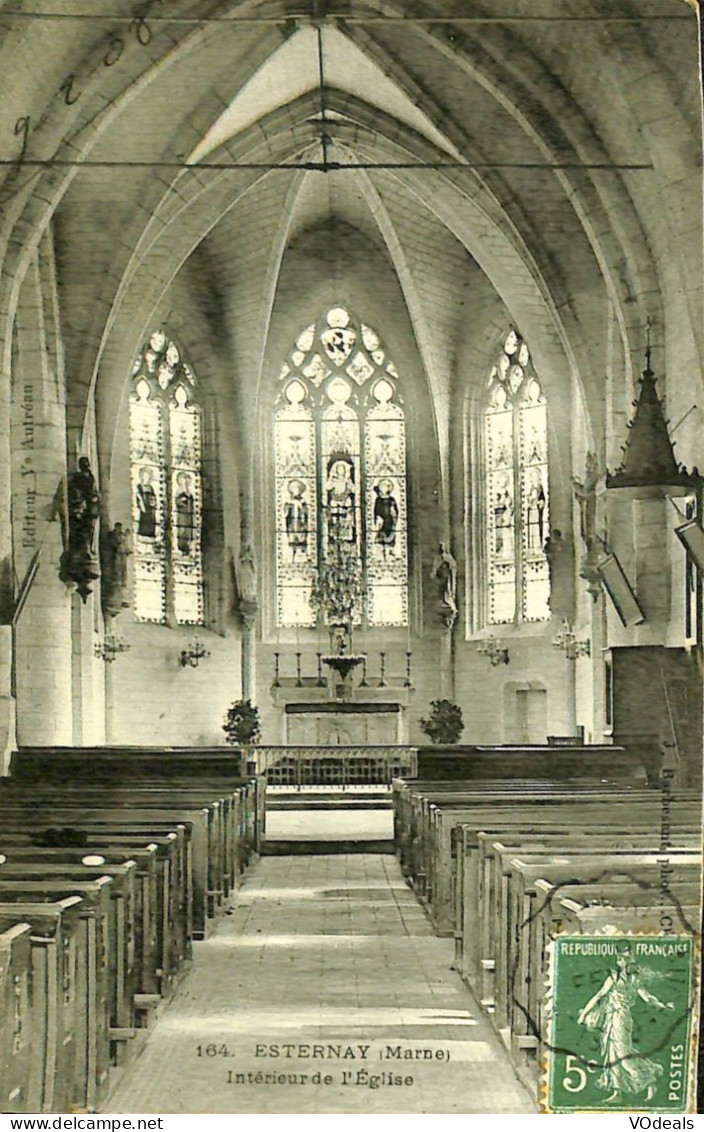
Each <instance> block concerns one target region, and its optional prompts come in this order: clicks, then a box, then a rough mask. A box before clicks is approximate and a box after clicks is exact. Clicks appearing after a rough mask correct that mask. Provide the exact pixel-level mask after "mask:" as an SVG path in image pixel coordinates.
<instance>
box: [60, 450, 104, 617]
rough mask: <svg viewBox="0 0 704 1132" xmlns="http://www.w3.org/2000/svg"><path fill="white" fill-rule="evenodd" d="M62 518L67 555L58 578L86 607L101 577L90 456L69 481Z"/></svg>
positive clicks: (96, 500)
mask: <svg viewBox="0 0 704 1132" xmlns="http://www.w3.org/2000/svg"><path fill="white" fill-rule="evenodd" d="M63 514H64V515H65V522H64V524H63V536H64V551H63V554H62V555H61V560H60V562H59V578H60V579H61V581H62V582H65V583H66V585H70V584H71V583H74V584H75V586H76V589H77V591H78V593H79V594H80V597H81V600H82V601H83V602H84V603H85V602H86V601H87V599H88V595H89V594H91V593H92V592H93V591H92V590H91V583H92V582H95V581H96V580H97V579H98V578H99V577H100V565H99V562H98V556H97V555H96V553H95V549H94V539H95V524H96V523H97V521H98V517H99V515H100V495H99V494H98V489H97V487H96V485H95V476H94V475H93V473H92V471H91V467H90V461H89V459H88V457H87V456H81V457H79V460H78V467H77V469H76V471H75V472H71V473H70V474H69V475H68V476H67V478H66V508H65V512H63Z"/></svg>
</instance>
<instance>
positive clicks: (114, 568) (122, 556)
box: [100, 523, 132, 617]
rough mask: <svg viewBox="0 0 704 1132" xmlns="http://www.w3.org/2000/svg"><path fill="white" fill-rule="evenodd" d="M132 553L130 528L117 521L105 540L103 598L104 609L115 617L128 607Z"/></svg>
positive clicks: (108, 614) (101, 591)
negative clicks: (128, 565) (129, 559)
mask: <svg viewBox="0 0 704 1132" xmlns="http://www.w3.org/2000/svg"><path fill="white" fill-rule="evenodd" d="M131 553H132V546H131V540H130V532H129V530H125V529H124V528H123V526H122V523H115V525H114V527H113V529H112V530H111V531H108V533H107V534H106V536H105V539H104V540H103V554H102V567H103V573H102V582H101V590H100V594H101V599H102V606H103V611H104V612H105V613H106V614H107V616H109V617H115V616H117V614H118V613H119V612H120V611H121V610H122V609H127V608H128V606H129V601H128V600H127V558H128V556H129V555H130V554H131Z"/></svg>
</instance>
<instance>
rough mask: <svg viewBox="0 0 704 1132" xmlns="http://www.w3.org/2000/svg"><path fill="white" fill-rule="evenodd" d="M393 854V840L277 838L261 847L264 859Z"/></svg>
mask: <svg viewBox="0 0 704 1132" xmlns="http://www.w3.org/2000/svg"><path fill="white" fill-rule="evenodd" d="M393 852H394V843H393V840H391V839H388V840H387V839H381V838H380V839H378V840H374V839H367V840H347V839H345V840H343V839H335V840H331V841H323V840H318V839H313V840H310V841H303V840H302V839H300V838H292V839H291V840H284V839H281V838H277V839H276V840H268V839H267V840H265V841H264V842H262V847H261V856H263V857H318V856H329V855H331V854H332V855H334V854H337V853H345V854H350V853H387V854H389V855H391V856H393Z"/></svg>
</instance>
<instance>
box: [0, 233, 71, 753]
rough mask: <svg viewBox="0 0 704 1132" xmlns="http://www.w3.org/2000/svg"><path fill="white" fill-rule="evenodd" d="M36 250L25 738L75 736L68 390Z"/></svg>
mask: <svg viewBox="0 0 704 1132" xmlns="http://www.w3.org/2000/svg"><path fill="white" fill-rule="evenodd" d="M44 254H46V248H44ZM40 255H41V252H40V253H38V254H37V255H36V256H35V258H34V260H33V261H32V263H31V264H30V266H29V269H28V271H27V275H26V278H25V281H24V283H23V285H22V290H21V293H20V299H19V303H18V309H17V318H16V325H15V350H14V356H13V398H12V416H11V421H12V424H11V430H12V431H11V437H12V463H11V467H12V537H13V545H14V563H15V570H16V573H17V577H18V581H19V585H20V589H21V588H22V586H23V584H25V585H26V584H27V583H28V582H29V580H30V578H31V577H32V573H33V570H34V568H35V566H37V567H38V568H37V569H36V575H35V576H34V580H33V582H32V584H31V588H29V589H28V590H27V593H26V601H25V604H24V607H23V609H22V611H21V613H20V615H19V617H18V619H17V625H16V636H15V681H16V696H17V739H18V742H19V743H20V744H22V745H32V744H37V745H53V744H69V743H71V742H72V740H73V728H72V717H73V711H72V687H71V595H70V592H69V590H68V589H67V588H66V586H65V585H63V583H62V582H61V581H60V580H59V577H58V567H59V560H60V557H61V554H62V551H63V541H62V526H63V525H64V523H65V513H64V511H63V503H62V498H63V497H62V488H63V485H64V483H65V478H66V423H65V393H64V383H63V372H62V366H61V360H60V358H59V357H58V356H57V354H56V352H52V345H51V344H50V343H49V341H48V334H47V329H50V328H51V319H52V317H53V314H54V312H53V311H52V310H51V309H50V307H49V306H48V304H47V295H46V290H45V287H44V285H43V279H42V267H41V263H40ZM53 340H54V342H55V341H56V335H55V334H54V335H53Z"/></svg>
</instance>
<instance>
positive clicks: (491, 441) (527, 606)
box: [484, 329, 550, 625]
mask: <svg viewBox="0 0 704 1132" xmlns="http://www.w3.org/2000/svg"><path fill="white" fill-rule="evenodd" d="M484 455H485V462H486V463H485V471H486V476H485V485H486V486H485V492H486V495H485V507H486V553H487V560H488V562H487V564H488V572H487V577H488V587H487V588H488V595H487V596H488V617H487V620H488V622H489V624H491V625H503V624H507V623H510V622H516V621H545V620H547V619H548V618H549V616H550V611H549V608H548V598H549V596H550V581H549V573H548V564H547V559H546V557H545V549H544V548H545V540H546V539H547V536H548V521H549V488H548V432H547V409H546V404H545V397H544V396H543V392H542V389H541V386H540V382H539V380H538V377H537V375H536V373H535V370H534V368H533V364H532V361H531V357H530V353H529V350H528V347H527V345H526V343H525V342H524V340H523V339H522V338H521V336H520V334H518V332H517V331H516V330H513V329H512V330H510V331H509V333H508V335H507V336H506V339H505V341H504V344H503V349H502V350H501V353H500V355H499V357H498V359H497V362H496V365H494V366H493V367H492V370H491V373H490V374H489V381H488V398H487V405H486V408H485V410H484Z"/></svg>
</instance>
